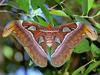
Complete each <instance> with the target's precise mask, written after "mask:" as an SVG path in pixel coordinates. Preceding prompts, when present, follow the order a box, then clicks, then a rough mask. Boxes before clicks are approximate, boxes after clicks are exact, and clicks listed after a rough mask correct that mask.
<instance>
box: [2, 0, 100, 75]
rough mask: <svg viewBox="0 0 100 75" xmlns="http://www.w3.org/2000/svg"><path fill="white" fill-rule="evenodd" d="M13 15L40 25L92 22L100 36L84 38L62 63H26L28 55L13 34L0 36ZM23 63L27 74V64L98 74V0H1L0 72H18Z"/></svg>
mask: <svg viewBox="0 0 100 75" xmlns="http://www.w3.org/2000/svg"><path fill="white" fill-rule="evenodd" d="M15 19H22V20H26V21H31V22H33V23H36V24H39V25H42V26H47V25H48V24H51V25H53V26H56V25H59V24H65V23H70V22H77V21H79V22H81V23H84V24H91V25H93V26H94V27H95V29H96V30H97V32H98V35H99V37H98V40H97V41H91V40H89V39H88V38H86V39H83V40H82V41H81V42H80V43H79V44H78V45H77V46H76V47H75V48H74V50H73V54H72V57H71V60H69V61H67V62H66V64H64V65H63V66H62V67H60V68H54V67H52V66H50V65H48V66H47V67H46V68H39V67H36V66H35V64H32V65H29V60H30V58H29V56H28V55H27V53H26V52H25V51H24V49H23V47H22V46H21V44H19V43H18V42H17V41H16V40H15V39H14V38H13V37H11V36H9V37H8V38H2V31H3V28H4V26H5V25H6V23H7V22H9V21H11V20H15ZM19 58H20V59H19ZM22 66H23V67H24V69H23V71H24V72H25V74H23V75H27V74H28V70H29V69H30V67H32V68H31V69H32V70H34V68H35V69H36V70H38V71H39V72H40V71H41V72H42V74H44V75H91V74H92V75H99V74H100V0H0V75H18V74H17V71H18V69H20V67H22ZM36 70H35V71H36ZM24 72H23V73H24ZM42 74H40V73H39V75H42ZM28 75H30V74H28ZM32 75H33V74H32Z"/></svg>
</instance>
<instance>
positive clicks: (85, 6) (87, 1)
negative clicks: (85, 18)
mask: <svg viewBox="0 0 100 75" xmlns="http://www.w3.org/2000/svg"><path fill="white" fill-rule="evenodd" d="M93 3H94V0H82V11H83V15H87V14H88V12H89V11H90V10H91V8H92V7H93Z"/></svg>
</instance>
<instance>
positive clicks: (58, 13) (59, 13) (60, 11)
mask: <svg viewBox="0 0 100 75" xmlns="http://www.w3.org/2000/svg"><path fill="white" fill-rule="evenodd" d="M50 14H53V15H57V16H64V17H68V15H66V14H65V12H63V11H62V10H51V11H50Z"/></svg>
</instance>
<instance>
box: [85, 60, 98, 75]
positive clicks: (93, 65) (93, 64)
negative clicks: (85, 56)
mask: <svg viewBox="0 0 100 75" xmlns="http://www.w3.org/2000/svg"><path fill="white" fill-rule="evenodd" d="M99 65H100V61H96V62H95V63H92V64H90V65H89V67H88V68H87V69H86V71H85V72H84V74H83V75H88V73H90V72H91V71H92V70H93V69H94V68H96V67H98V66H99Z"/></svg>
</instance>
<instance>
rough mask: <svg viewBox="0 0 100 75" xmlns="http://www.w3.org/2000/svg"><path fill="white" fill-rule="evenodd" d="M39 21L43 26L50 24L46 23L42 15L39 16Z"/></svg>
mask: <svg viewBox="0 0 100 75" xmlns="http://www.w3.org/2000/svg"><path fill="white" fill-rule="evenodd" d="M37 19H38V21H39V23H40V25H41V26H44V27H47V26H48V23H46V22H45V21H44V20H43V19H42V18H40V17H37Z"/></svg>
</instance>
